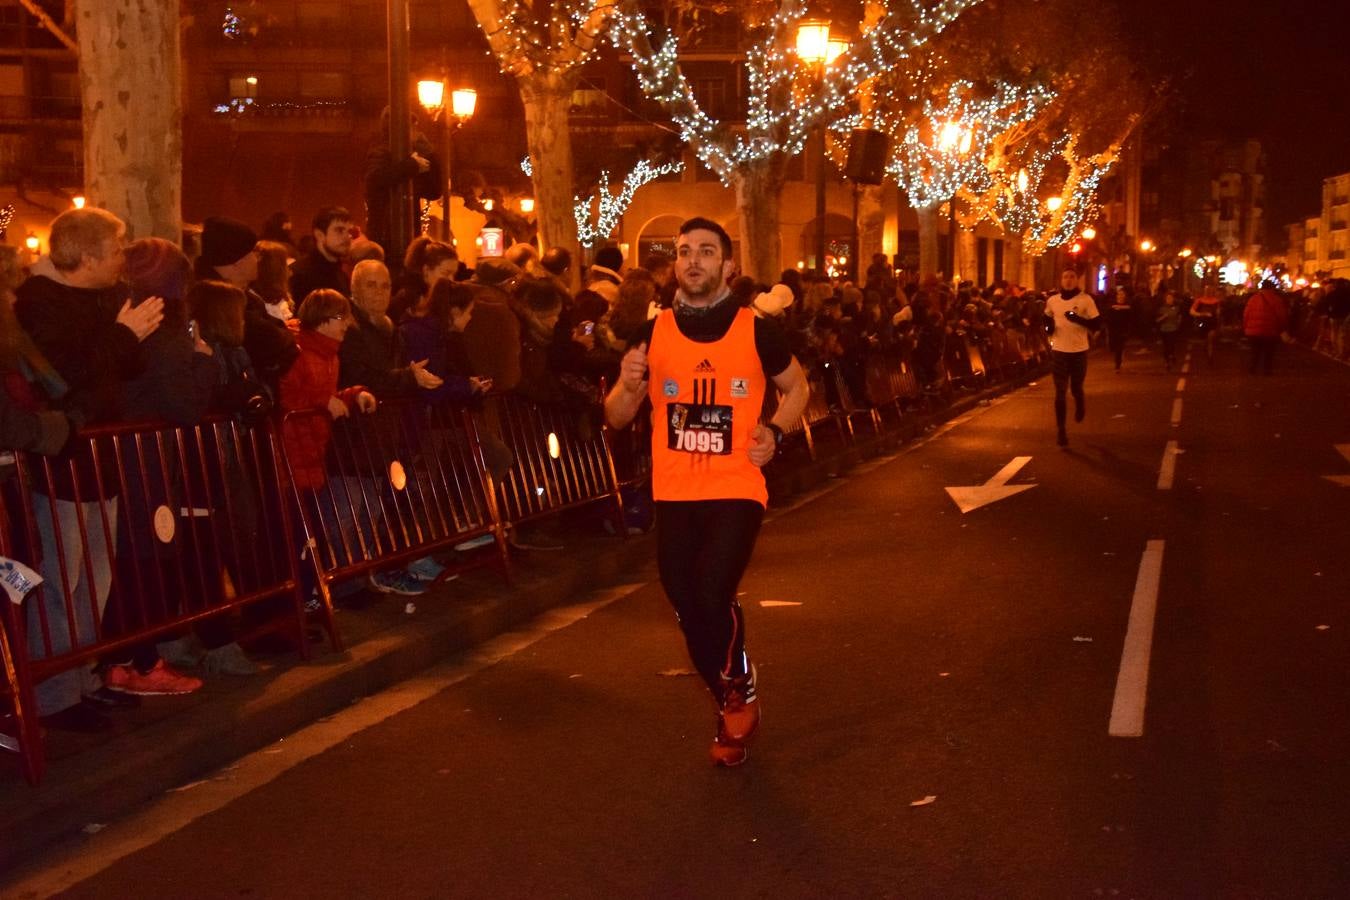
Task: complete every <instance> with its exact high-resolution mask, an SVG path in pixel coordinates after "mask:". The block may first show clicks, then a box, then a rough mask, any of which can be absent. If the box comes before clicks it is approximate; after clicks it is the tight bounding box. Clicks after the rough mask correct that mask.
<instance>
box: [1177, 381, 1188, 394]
mask: <svg viewBox="0 0 1350 900" xmlns="http://www.w3.org/2000/svg"><path fill="white" fill-rule="evenodd" d="M1185 390H1186V379H1185V378H1180V379H1178V380H1177V393H1178V394H1180V393H1182V392H1183V391H1185Z"/></svg>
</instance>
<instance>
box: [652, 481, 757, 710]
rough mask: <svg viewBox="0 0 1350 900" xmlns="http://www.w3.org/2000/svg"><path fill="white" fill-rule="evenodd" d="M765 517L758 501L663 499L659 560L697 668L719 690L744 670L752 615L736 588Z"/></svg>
mask: <svg viewBox="0 0 1350 900" xmlns="http://www.w3.org/2000/svg"><path fill="white" fill-rule="evenodd" d="M763 519H764V507H762V506H760V505H759V504H758V503H756V502H755V501H753V500H694V501H673V500H659V501H657V503H656V539H657V564H658V566H659V568H660V571H661V585H662V587H664V588H665V590H666V597H667V598H668V599H669V600H670V604H671V606H673V607H675V615H676V616H677V617H678V618H679V622H680V629H681V630H682V631H683V632H684V641H685V645H686V646H687V647H688V648H689V658H690V659H691V660H692V661H693V663H694V668H695V669H697V670H698V673H699V675H701V676H702V677H703V680H704V681H705V682H706V683H707V685H708V688H709V689H710V690H711V691H712V692H713V696H714V697H718V698H720V697H721V683H722V679H723V678H733V677H736V676H739V675H744V674H745V671H746V665H747V660H746V657H745V617H744V615H743V614H742V612H741V605H740V603H738V602H737V601H736V588H737V586H739V585H740V582H741V575H742V573H744V572H745V567H746V565H748V564H749V562H750V554H751V552H752V551H753V550H754V548H755V537H756V536H757V535H758V534H759V526H760V523H761V522H762V521H763Z"/></svg>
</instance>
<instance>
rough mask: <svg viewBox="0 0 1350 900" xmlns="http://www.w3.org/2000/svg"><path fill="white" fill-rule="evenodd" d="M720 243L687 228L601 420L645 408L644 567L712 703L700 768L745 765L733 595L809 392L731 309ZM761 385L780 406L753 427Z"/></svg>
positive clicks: (753, 699) (727, 256) (706, 223)
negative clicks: (711, 726) (786, 437)
mask: <svg viewBox="0 0 1350 900" xmlns="http://www.w3.org/2000/svg"><path fill="white" fill-rule="evenodd" d="M733 268H734V264H733V263H732V261H731V238H730V237H729V236H728V235H727V233H726V231H725V230H724V229H723V228H722V226H721V225H718V224H717V223H716V222H713V221H711V220H709V219H703V218H695V219H690V220H689V221H687V222H685V223H684V224H683V225H681V226H680V233H679V237H678V238H677V239H676V242H675V280H676V283H677V284H678V287H679V289H678V291H677V292H676V294H675V304H674V306H673V307H672V308H671V309H666V310H663V311H662V312H661V314H660V315H659V316H658V317H657V318H656V319H654V320H652V321H651V322H650V323H649V324H648V325H647V326H646V327H645V328H644V329H643V330H642V331H641V332H639V334H637V335H636V336H634V338H633V340H632V342H631V346H632V349H631V350H629V351H628V353H627V354H626V355H625V356H624V358H623V364H622V366H621V368H620V372H619V380H618V382H617V383H616V384H615V386H614V389H613V390H611V391H610V393H609V396H608V397H607V398H606V399H605V416H606V418H607V419H608V421H609V424H610V425H611V426H613V427H615V428H624V427H626V426H627V425H628V424H629V423H630V422H632V421H633V419H634V417H635V416H636V415H637V413H638V408H639V407H640V406H641V405H642V401H643V399H650V400H651V404H652V495H653V498H654V499H655V501H656V533H657V562H658V566H659V568H660V572H661V584H662V586H663V587H664V588H665V591H666V596H667V597H668V598H669V600H670V602H671V605H672V606H674V607H675V614H676V616H677V617H678V619H679V623H680V628H681V630H682V631H683V632H684V639H685V644H686V645H687V646H688V648H689V656H690V658H691V660H692V661H693V663H694V667H695V668H696V669H697V670H698V672H699V674H700V675H701V676H703V680H704V681H705V682H706V683H707V685H708V689H709V690H710V691H711V692H712V696H713V701H714V702H715V703H716V704H717V732H716V736H715V737H714V739H713V744H712V759H713V762H714V763H716V764H717V765H722V766H735V765H739V764H740V763H742V762H744V761H745V756H746V745H747V743H748V741H749V738H750V736H751V734H753V733H754V731H755V728H756V726H758V724H759V703H758V702H757V701H758V697H757V696H756V693H755V669H754V667H753V666H752V665H750V659H749V657H748V656H747V655H746V652H745V617H744V615H743V614H742V612H741V607H740V604H739V603H737V602H736V587H737V585H739V583H740V580H741V575H742V573H744V571H745V567H746V565H747V564H748V563H749V561H750V554H751V551H752V550H753V549H754V545H755V536H756V535H757V534H758V533H759V526H760V522H761V520H762V519H763V517H764V506H765V504H766V503H767V501H768V491H767V489H766V488H765V484H764V475H763V473H762V472H761V471H760V468H761V467H762V466H764V465H765V464H766V463H768V462H769V460H771V459H773V457H774V454H775V453H777V452H778V444H779V442H780V441H782V439H783V429H784V428H786V427H787V426H788V425H790V424H791V423H792V422H794V421H796V419H798V418H799V417H800V416H801V414H802V410H803V409H805V407H806V400H807V396H808V394H809V393H810V388H809V387H808V386H807V381H806V376H805V374H804V373H803V372H802V367H801V365H800V364H799V363H798V362H797V360H796V359H795V358H794V357H793V356H792V352H791V351H790V350H789V349H788V346H787V340H786V338H785V336H784V335H783V333H782V332H781V331H779V330H778V327H777V326H776V325H775V324H773V323H771V322H769V321H767V320H765V319H761V318H757V317H756V316H755V315H754V313H753V312H751V311H750V310H749V309H745V308H742V307H740V306H739V305H738V304H737V303H736V301H735V300H734V299H733V298H732V296H731V289H730V287H729V286H728V283H727V282H728V279H729V278H730V276H731V273H732V271H733ZM770 382H772V385H773V387H775V388H776V389H777V390H778V391H780V392H781V393H782V397H781V398H780V399H779V402H778V409H777V411H776V412H775V413H774V415H773V418H772V419H771V420H770V421H768V422H761V421H760V414H761V411H762V410H763V406H764V396H765V392H766V391H767V390H768V389H769V386H770Z"/></svg>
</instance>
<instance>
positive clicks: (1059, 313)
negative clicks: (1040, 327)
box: [1042, 268, 1101, 447]
mask: <svg viewBox="0 0 1350 900" xmlns="http://www.w3.org/2000/svg"><path fill="white" fill-rule="evenodd" d="M1042 321H1043V323H1044V327H1045V331H1046V333H1047V334H1048V335H1049V336H1050V366H1051V372H1052V374H1053V376H1054V380H1055V424H1056V426H1058V429H1059V431H1058V437H1057V443H1058V444H1059V445H1060V446H1061V447H1067V446H1069V433H1068V431H1067V430H1066V429H1065V421H1066V419H1067V418H1068V402H1067V398H1066V396H1065V395H1066V393H1067V392H1069V391H1072V392H1073V420H1074V421H1075V422H1081V421H1083V417H1084V416H1085V415H1087V398H1086V396H1085V395H1084V394H1083V379H1085V378H1086V377H1087V355H1088V348H1089V347H1091V345H1092V344H1091V335H1092V332H1094V331H1096V330H1097V329H1098V328H1100V327H1101V322H1100V321H1099V319H1098V313H1097V304H1096V303H1095V302H1093V300H1092V295H1090V294H1088V293H1086V292H1085V291H1081V290H1079V289H1078V272H1077V271H1076V270H1074V269H1072V268H1068V269H1065V270H1064V272H1063V273H1062V274H1061V275H1060V276H1059V293H1058V294H1051V295H1050V297H1049V298H1048V299H1047V300H1046V301H1045V312H1044V313H1043V314H1042Z"/></svg>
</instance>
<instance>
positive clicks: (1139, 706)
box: [1107, 540, 1164, 737]
mask: <svg viewBox="0 0 1350 900" xmlns="http://www.w3.org/2000/svg"><path fill="white" fill-rule="evenodd" d="M1163 544H1164V542H1163V541H1161V540H1152V541H1149V542H1148V544H1147V545H1146V546H1145V548H1144V555H1143V557H1142V558H1141V559H1140V560H1139V575H1138V577H1137V578H1136V579H1135V582H1134V599H1133V601H1132V602H1131V603H1130V623H1129V626H1128V627H1127V628H1126V630H1125V645H1124V648H1123V649H1122V650H1121V654H1120V671H1119V672H1118V673H1117V675H1116V694H1115V698H1114V699H1113V700H1112V703H1111V722H1110V724H1109V725H1108V726H1107V733H1108V734H1109V735H1110V736H1111V737H1143V735H1144V707H1145V705H1146V703H1147V701H1148V668H1149V657H1150V656H1151V655H1152V652H1153V622H1154V619H1155V618H1156V616H1157V612H1158V585H1159V583H1160V582H1161V580H1162V562H1163Z"/></svg>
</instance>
